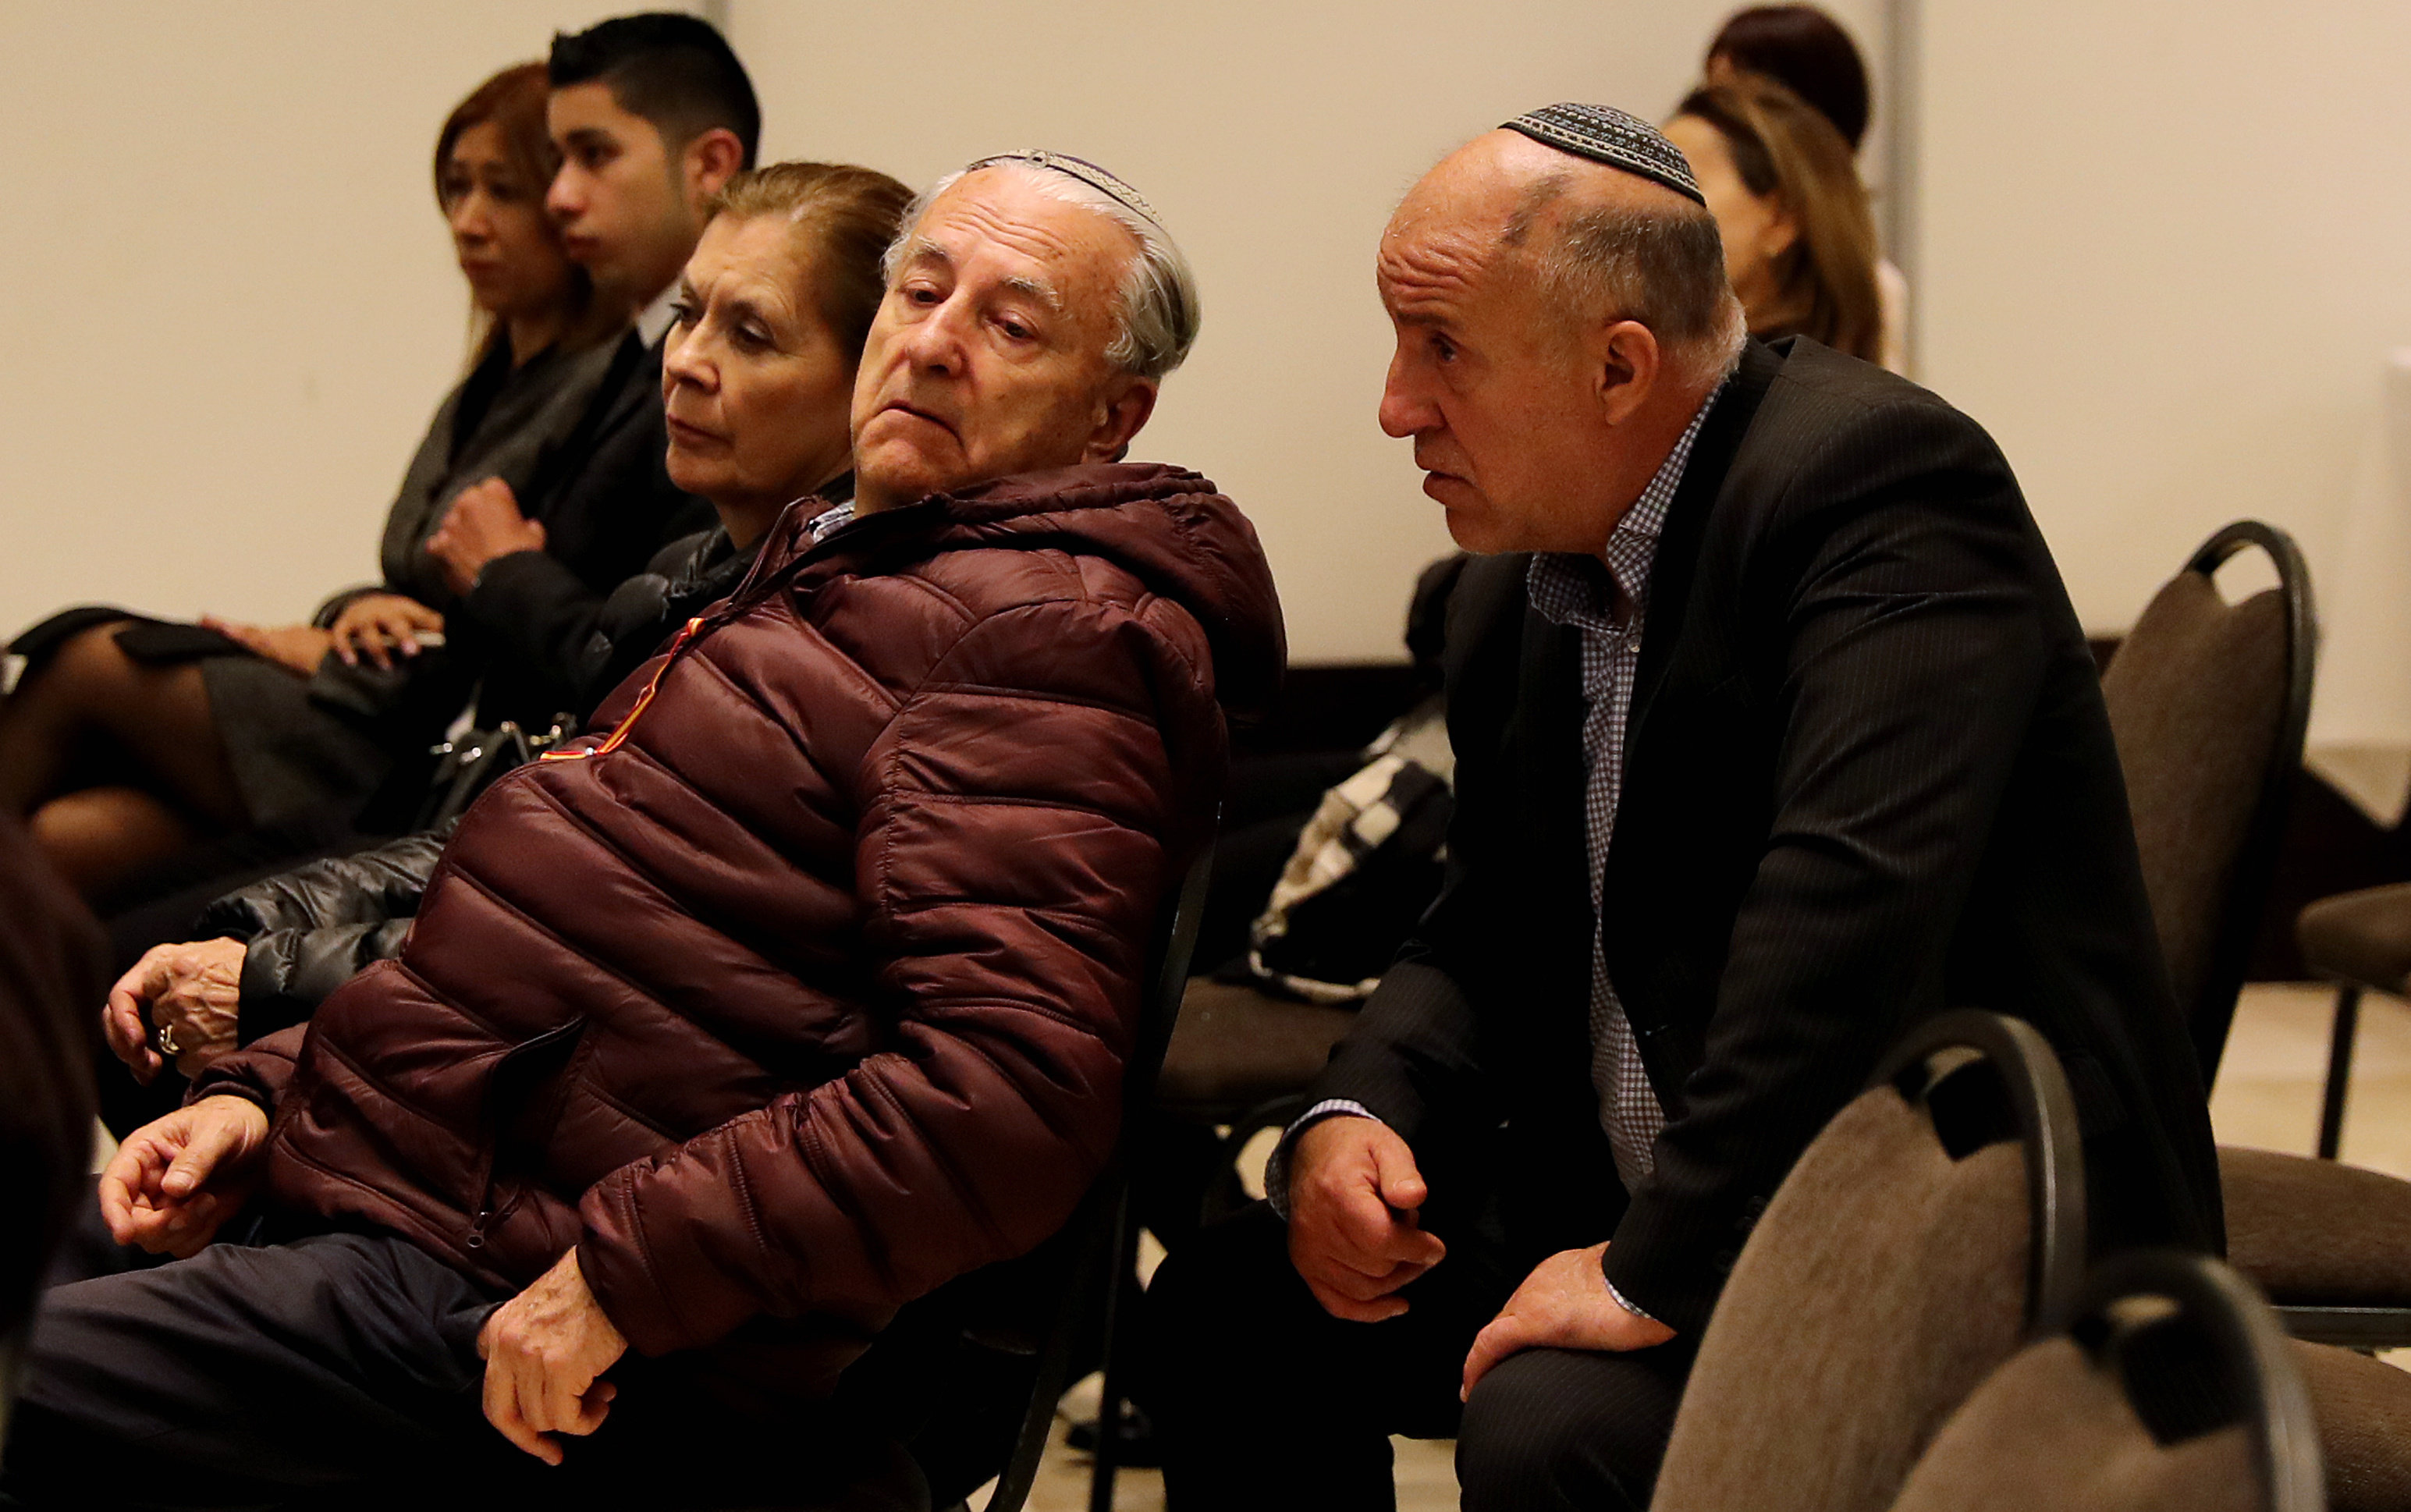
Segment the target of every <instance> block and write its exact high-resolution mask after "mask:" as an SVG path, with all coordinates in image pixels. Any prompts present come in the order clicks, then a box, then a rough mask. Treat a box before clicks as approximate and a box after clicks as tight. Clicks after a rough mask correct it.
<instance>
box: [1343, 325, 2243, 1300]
mask: <svg viewBox="0 0 2411 1512" xmlns="http://www.w3.org/2000/svg"><path fill="white" fill-rule="evenodd" d="M1526 563H1527V559H1526V558H1523V557H1502V558H1491V559H1485V560H1479V561H1476V562H1474V563H1473V564H1471V565H1470V566H1469V567H1468V568H1467V570H1466V573H1465V576H1464V579H1463V581H1462V583H1461V584H1460V586H1459V588H1458V589H1457V592H1456V596H1455V598H1454V601H1453V603H1452V604H1451V607H1450V620H1449V642H1448V653H1447V670H1448V679H1449V729H1450V734H1451V736H1452V738H1453V739H1454V743H1455V747H1456V752H1457V761H1458V767H1457V774H1458V807H1457V812H1456V820H1455V824H1454V828H1453V830H1452V831H1451V835H1450V840H1449V845H1450V851H1451V871H1450V878H1449V881H1448V884H1447V886H1446V888H1445V890H1444V891H1443V893H1442V894H1441V896H1440V898H1439V901H1438V902H1437V903H1436V904H1435V905H1434V906H1433V908H1432V910H1431V912H1430V913H1429V914H1428V915H1427V916H1426V918H1425V920H1424V922H1423V924H1422V925H1421V927H1420V928H1419V930H1418V932H1417V936H1416V938H1414V939H1412V940H1411V941H1410V943H1409V944H1408V946H1407V947H1406V949H1405V951H1404V952H1403V953H1402V954H1401V956H1400V957H1399V960H1398V963H1397V964H1396V965H1395V967H1393V968H1392V970H1391V971H1390V973H1389V974H1388V975H1387V976H1386V977H1385V978H1384V979H1383V981H1382V984H1381V990H1380V991H1379V992H1378V993H1377V994H1376V995H1375V996H1374V997H1373V998H1372V1000H1371V1002H1370V1003H1368V1004H1367V1005H1366V1009H1365V1010H1364V1012H1363V1013H1362V1015H1361V1016H1360V1019H1359V1022H1358V1024H1357V1025H1356V1027H1355V1029H1354V1030H1353V1031H1352V1033H1351V1035H1350V1036H1349V1038H1348V1039H1347V1040H1346V1041H1345V1042H1344V1043H1343V1044H1342V1045H1341V1046H1340V1047H1339V1049H1338V1050H1337V1052H1336V1053H1335V1054H1334V1055H1333V1058H1332V1061H1331V1064H1330V1066H1329V1067H1328V1068H1327V1069H1326V1070H1325V1071H1324V1073H1323V1074H1322V1078H1321V1079H1320V1080H1319V1082H1318V1083H1316V1086H1315V1088H1314V1093H1313V1095H1314V1096H1315V1097H1316V1098H1354V1099H1355V1100H1357V1101H1359V1102H1362V1103H1363V1104H1365V1105H1366V1107H1367V1108H1369V1109H1371V1110H1372V1111H1373V1112H1376V1113H1377V1114H1379V1115H1380V1116H1381V1118H1382V1119H1384V1120H1385V1121H1386V1122H1388V1123H1389V1124H1390V1125H1391V1126H1392V1127H1395V1128H1396V1129H1398V1130H1399V1131H1400V1132H1401V1133H1402V1134H1403V1135H1405V1136H1406V1138H1407V1139H1408V1140H1409V1141H1410V1143H1412V1144H1413V1145H1414V1146H1415V1147H1416V1149H1417V1152H1418V1156H1419V1159H1421V1160H1422V1161H1423V1162H1424V1163H1425V1168H1426V1172H1427V1174H1428V1175H1430V1176H1431V1178H1432V1181H1433V1185H1434V1196H1435V1200H1436V1201H1437V1200H1439V1199H1441V1197H1442V1195H1443V1187H1444V1185H1445V1184H1446V1183H1447V1182H1449V1181H1450V1180H1451V1175H1450V1172H1451V1171H1452V1170H1465V1171H1467V1173H1468V1174H1469V1175H1470V1174H1473V1173H1477V1172H1478V1173H1480V1174H1481V1175H1483V1177H1484V1178H1485V1179H1487V1180H1492V1181H1496V1182H1497V1183H1498V1190H1499V1194H1500V1200H1501V1202H1502V1205H1503V1213H1504V1216H1505V1222H1506V1233H1507V1236H1508V1238H1509V1241H1510V1243H1511V1246H1512V1248H1513V1249H1515V1250H1517V1251H1521V1252H1523V1253H1525V1254H1526V1255H1527V1256H1537V1255H1539V1254H1543V1253H1547V1252H1550V1251H1554V1250H1557V1249H1566V1248H1575V1247H1579V1246H1581V1245H1585V1244H1589V1243H1597V1242H1598V1241H1600V1240H1601V1239H1610V1238H1612V1239H1613V1240H1614V1241H1615V1243H1613V1244H1612V1245H1611V1246H1610V1248H1609V1251H1608V1258H1607V1272H1608V1275H1609V1277H1610V1279H1612V1280H1613V1281H1614V1282H1615V1285H1616V1287H1617V1288H1618V1289H1619V1290H1621V1291H1622V1292H1623V1293H1624V1294H1625V1295H1626V1296H1628V1297H1629V1298H1630V1299H1632V1301H1634V1302H1635V1303H1637V1304H1638V1305H1640V1306H1641V1307H1643V1308H1644V1309H1646V1310H1647V1311H1649V1312H1651V1313H1653V1314H1655V1315H1656V1316H1658V1317H1660V1318H1662V1319H1664V1320H1665V1321H1666V1322H1668V1323H1670V1324H1672V1325H1673V1326H1674V1327H1675V1328H1676V1329H1678V1330H1684V1331H1686V1332H1696V1330H1698V1329H1699V1328H1700V1327H1701V1326H1702V1324H1703V1323H1704V1322H1705V1321H1706V1317H1707V1314H1708V1311H1709V1309H1710V1308H1711V1307H1712V1306H1713V1305H1714V1302H1715V1300H1716V1296H1717V1291H1718V1289H1719V1288H1720V1287H1721V1286H1722V1285H1723V1281H1724V1277H1725V1275H1726V1273H1727V1272H1729V1271H1730V1270H1731V1268H1732V1262H1733V1258H1734V1257H1735V1255H1736V1254H1737V1252H1738V1251H1739V1249H1740V1246H1741V1243H1742V1240H1743V1239H1744V1238H1745V1237H1746V1235H1747V1233H1748V1230H1749V1227H1750V1225H1751V1224H1752V1223H1753V1222H1754V1221H1755V1220H1756V1218H1757V1215H1758V1214H1759V1212H1760V1211H1761V1209H1762V1208H1763V1207H1764V1206H1765V1203H1766V1200H1767V1199H1768V1198H1769V1196H1770V1195H1771V1194H1772V1193H1773V1192H1774V1190H1775V1185H1776V1184H1777V1183H1779V1182H1780V1181H1781V1180H1782V1179H1783V1176H1784V1174H1785V1172H1786V1171H1787V1170H1790V1166H1791V1164H1792V1162H1793V1161H1794V1160H1795V1159H1796V1158H1797V1157H1798V1156H1799V1154H1800V1152H1801V1151H1802V1150H1803V1149H1804V1148H1805V1146H1806V1144H1807V1142H1808V1141H1809V1140H1810V1139H1812V1138H1813V1137H1814V1136H1815V1135H1816V1133H1817V1132H1818V1130H1819V1128H1820V1127H1823V1125H1824V1123H1825V1121H1826V1120H1827V1119H1828V1118H1829V1117H1831V1116H1832V1115H1833V1113H1834V1112H1835V1111H1836V1110H1838V1109H1839V1108H1840V1107H1841V1105H1842V1104H1843V1103H1845V1102H1847V1101H1848V1099H1849V1098H1851V1097H1852V1096H1853V1095H1855V1094H1856V1093H1857V1091H1858V1089H1859V1087H1860V1086H1861V1084H1862V1083H1863V1082H1864V1080H1865V1078H1866V1077H1867V1075H1868V1074H1869V1073H1870V1072H1871V1071H1872V1069H1873V1068H1874V1063H1875V1061H1876V1060H1877V1058H1878V1056H1879V1055H1881V1054H1882V1053H1883V1052H1884V1050H1885V1049H1886V1048H1887V1047H1888V1046H1889V1045H1890V1044H1891V1043H1892V1040H1894V1039H1896V1038H1897V1037H1898V1036H1899V1034H1900V1033H1901V1031H1902V1030H1903V1029H1904V1028H1905V1027H1906V1026H1907V1025H1909V1024H1910V1023H1912V1022H1913V1021H1915V1020H1916V1019H1918V1018H1920V1017H1921V1016H1924V1015H1927V1014H1931V1013H1934V1012H1936V1011H1939V1010H1943V1009H1945V1008H1956V1007H1966V1006H1976V1007H1986V1008H1993V1009H1996V1010H2001V1011H2004V1012H2009V1013H2014V1014H2017V1015H2019V1016H2020V1017H2023V1018H2025V1019H2027V1020H2029V1021H2030V1022H2032V1023H2033V1024H2035V1025H2037V1026H2038V1028H2040V1029H2041V1030H2042V1031H2043V1033H2044V1034H2045V1035H2047V1036H2048V1037H2049V1038H2050V1039H2051V1040H2052V1042H2053V1045H2054V1046H2056V1047H2057V1049H2058V1051H2059V1053H2060V1054H2061V1056H2062V1057H2063V1059H2064V1061H2065V1062H2066V1064H2067V1066H2068V1072H2069V1077H2070V1081H2071V1083H2073V1084H2074V1086H2075V1088H2076V1090H2077V1096H2078V1102H2079V1106H2080V1109H2081V1112H2082V1116H2083V1120H2084V1125H2085V1130H2084V1131H2085V1143H2086V1154H2087V1167H2088V1170H2087V1174H2088V1178H2089V1181H2088V1185H2089V1188H2090V1191H2091V1194H2092V1201H2091V1204H2090V1205H2091V1207H2092V1209H2093V1227H2094V1230H2095V1236H2096V1243H2097V1246H2099V1245H2106V1244H2109V1243H2131V1242H2139V1241H2155V1242H2164V1243H2185V1244H2192V1245H2198V1246H2203V1247H2210V1248H2216V1247H2217V1246H2218V1236H2219V1235H2220V1233H2221V1232H2222V1227H2221V1222H2220V1217H2219V1206H2218V1186H2217V1169H2216V1157H2215V1154H2214V1149H2213V1146H2212V1142H2211V1136H2210V1125H2209V1118H2208V1114H2207V1112H2206V1110H2205V1108H2204V1105H2203V1096H2202V1090H2201V1086H2200V1078H2199V1072H2198V1071H2197V1069H2196V1067H2195V1062H2194V1058H2193V1053H2192V1051H2191V1050H2190V1048H2189V1047H2188V1041H2187V1039H2186V1037H2185V1032H2184V1028H2183V1025H2181V1024H2180V1022H2179V1020H2178V1017H2177V1013H2176V1010H2175V1008H2174V1006H2173V1005H2172V1003H2171V1000H2170V993H2169V988H2168V985H2167V982H2166V980H2165V970H2164V967H2162V965H2161V962H2160V958H2159V953H2158V946H2157V944H2156V942H2155V936H2154V933H2153V929H2152V923H2151V917H2150V912H2149V906H2148V904H2147V902H2146V900H2145V897H2144V894H2143V885H2142V880H2141V870H2140V867H2139V865H2138V862H2137V859H2136V852H2135V841H2134V836H2133V831H2132V825H2131V823H2130V821H2129V820H2128V817H2127V812H2126V790H2125V786H2124V783H2123V781H2122V779H2121V778H2120V776H2119V769H2118V762H2117V755H2116V752H2115V750H2114V749H2113V748H2112V746H2111V736H2110V726H2109V721H2108V718H2107V716H2106V715H2105V713H2104V712H2103V708H2102V704H2101V695H2100V691H2099V688H2098V683H2097V677H2096V676H2095V672H2094V667H2093V662H2092V660H2091V658H2090V656H2089V655H2088V654H2087V651H2086V648H2085V644H2084V636H2083V633H2082V631H2081V630H2080V629H2079V627H2078V624H2077V621H2076V617H2075V615H2074V613H2073V611H2072V610H2071V609H2070V608H2069V606H2068V598H2067V594H2066V591H2065V590H2064V589H2063V588H2062V587H2061V585H2060V581H2059V576H2058V573H2057V571H2056V569H2055V568H2054V567H2053V564H2052V560H2051V557H2050V554H2049V552H2048V551H2047V550H2046V548H2045V547H2044V545H2043V542H2042V538H2041V536H2040V535H2039V534H2038V531H2036V528H2035V525H2034V521H2033V519H2032V517H2031V516H2029V515H2028V514H2027V512H2026V508H2025V503H2024V499H2023V498H2022V497H2021V496H2020V494H2019V492H2018V487H2017V483H2016V480H2015V479H2014V478H2013V477H2012V476H2011V475H2010V472H2009V466H2008V464H2007V463H2006V462H2005V461H2004V460H2003V459H2002V457H2001V455H2000V453H1999V451H1998V450H1997V449H1996V448H1995V446H1994V445H1993V443H1992V441H1991V440H1990V438H1988V437H1987V436H1986V435H1985V434H1984V432H1983V431H1982V430H1981V429H1980V428H1979V427H1978V426H1977V425H1976V424H1975V423H1974V422H1973V421H1971V420H1969V419H1968V418H1967V417H1966V416H1965V415H1963V414H1959V413H1958V412H1957V411H1955V410H1953V409H1951V407H1950V406H1949V405H1947V404H1945V403H1943V402H1942V401H1941V400H1938V399H1936V398H1935V397H1934V396H1933V395H1931V394H1929V393H1926V392H1925V391H1924V390H1922V389H1920V388H1918V387H1916V386H1914V385H1910V384H1908V383H1907V382H1905V381H1903V380H1901V379H1899V378H1895V377H1893V376H1892V375H1890V374H1888V373H1885V372H1883V371H1880V370H1878V369H1877V368H1874V367H1872V366H1869V365H1868V364H1865V363H1863V362H1858V361H1855V360H1853V359H1851V358H1848V357H1844V356H1839V355H1837V354H1835V353H1834V352H1831V351H1829V350H1827V349H1826V348H1824V347H1821V346H1819V345H1817V344H1815V343H1814V342H1806V341H1786V342H1777V343H1776V344H1775V345H1773V346H1771V347H1770V346H1765V345H1761V344H1759V343H1756V342H1753V343H1751V345H1750V347H1749V349H1748V351H1747V353H1746V356H1745V357H1744V359H1743V363H1742V367H1741V371H1740V373H1739V375H1738V376H1737V378H1736V379H1735V381H1734V382H1733V383H1732V385H1729V386H1728V388H1727V389H1726V390H1725V392H1724V394H1723V395H1722V397H1720V398H1719V399H1718V400H1717V403H1716V406H1715V408H1714V409H1713V410H1712V411H1711V412H1710V414H1709V415H1708V418H1707V421H1706V423H1705V425H1704V427H1703V428H1702V432H1701V435H1700V439H1699V442H1698V445H1697V449H1696V450H1695V451H1694V452H1693V454H1692V457H1691V461H1690V466H1689V469H1688V472H1686V473H1685V475H1684V478H1683V483H1682V487H1681V489H1680V490H1679V492H1678V493H1677V494H1676V495H1675V499H1674V502H1673V507H1672V509H1671V511H1670V513H1669V516H1668V518H1667V522H1666V529H1665V533H1664V535H1663V536H1662V538H1661V540H1660V544H1659V546H1658V559H1657V563H1656V566H1655V568H1654V570H1653V575H1652V580H1651V588H1650V599H1649V606H1648V618H1647V621H1646V624H1645V626H1644V633H1643V640H1642V648H1641V661H1640V667H1639V672H1638V675H1637V679H1636V683H1635V686H1634V690H1633V698H1632V717H1631V724H1630V727H1629V736H1628V743H1627V759H1626V763H1625V775H1624V792H1623V798H1622V803H1621V807H1620V808H1619V811H1618V814H1617V819H1616V830H1615V841H1614V844H1613V846H1612V848H1611V850H1610V852H1609V856H1608V861H1607V869H1606V876H1605V879H1604V886H1603V893H1604V897H1605V902H1604V904H1603V905H1602V909H1601V912H1602V914H1603V915H1604V920H1605V924H1604V930H1605V951H1606V958H1607V962H1608V967H1609V970H1610V971H1611V972H1612V973H1613V974H1614V977H1615V984H1616V988H1617V991H1618V993H1619V994H1620V996H1622V998H1623V1001H1624V1004H1625V1008H1626V1010H1627V1011H1628V1012H1629V1015H1630V1017H1631V1021H1632V1025H1633V1027H1634V1030H1635V1033H1636V1036H1637V1038H1638V1039H1639V1042H1640V1045H1641V1050H1642V1054H1643V1058H1644V1060H1645V1062H1646V1063H1647V1066H1648V1069H1649V1075H1650V1080H1651V1082H1652V1083H1653V1084H1654V1085H1655V1086H1656V1088H1657V1090H1658V1097H1659V1098H1660V1099H1661V1100H1662V1101H1663V1102H1664V1103H1665V1105H1666V1107H1667V1110H1668V1112H1669V1123H1668V1126H1667V1128H1666V1131H1665V1133H1664V1135H1663V1137H1662V1138H1661V1139H1660V1140H1659V1141H1658V1156H1657V1170H1656V1171H1655V1173H1654V1174H1653V1176H1652V1177H1651V1178H1650V1180H1649V1181H1647V1182H1645V1183H1644V1184H1643V1189H1642V1190H1641V1191H1639V1192H1637V1193H1635V1194H1633V1195H1632V1196H1631V1197H1630V1198H1629V1199H1627V1197H1626V1194H1625V1193H1624V1191H1623V1188H1622V1187H1621V1185H1619V1184H1618V1182H1617V1179H1616V1175H1615V1165H1614V1163H1613V1161H1612V1160H1611V1158H1610V1156H1609V1153H1608V1146H1607V1141H1606V1137H1605V1136H1604V1134H1602V1133H1601V1132H1600V1127H1599V1119H1598V1107H1597V1101H1596V1096H1595V1094H1594V1093H1593V1091H1592V1088H1591V1084H1590V1080H1589V1066H1590V1052H1589V1030H1588V1023H1587V1018H1588V1003H1589V993H1588V989H1587V973H1588V967H1589V961H1588V938H1589V932H1590V930H1591V928H1592V926H1593V921H1592V915H1591V910H1590V906H1589V899H1588V888H1587V887H1586V885H1585V876H1584V873H1583V868H1584V865H1585V860H1584V840H1583V820H1582V785H1583V769H1582V740H1581V721H1582V704H1581V699H1580V693H1579V689H1580V681H1579V668H1580V661H1581V657H1580V651H1579V647H1578V644H1577V641H1576V638H1575V632H1572V631H1570V630H1564V629H1560V628H1559V627H1557V626H1555V625H1552V624H1550V623H1549V622H1548V621H1546V620H1544V619H1542V618H1540V617H1539V616H1538V615H1537V614H1534V613H1532V612H1531V611H1530V610H1529V608H1528V606H1527V604H1526V603H1525V594H1524V578H1525V568H1526ZM1502 1122H1503V1124H1504V1128H1503V1130H1502V1129H1501V1127H1500V1126H1501V1124H1502ZM1500 1141H1503V1147H1502V1144H1501V1142H1500Z"/></svg>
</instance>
